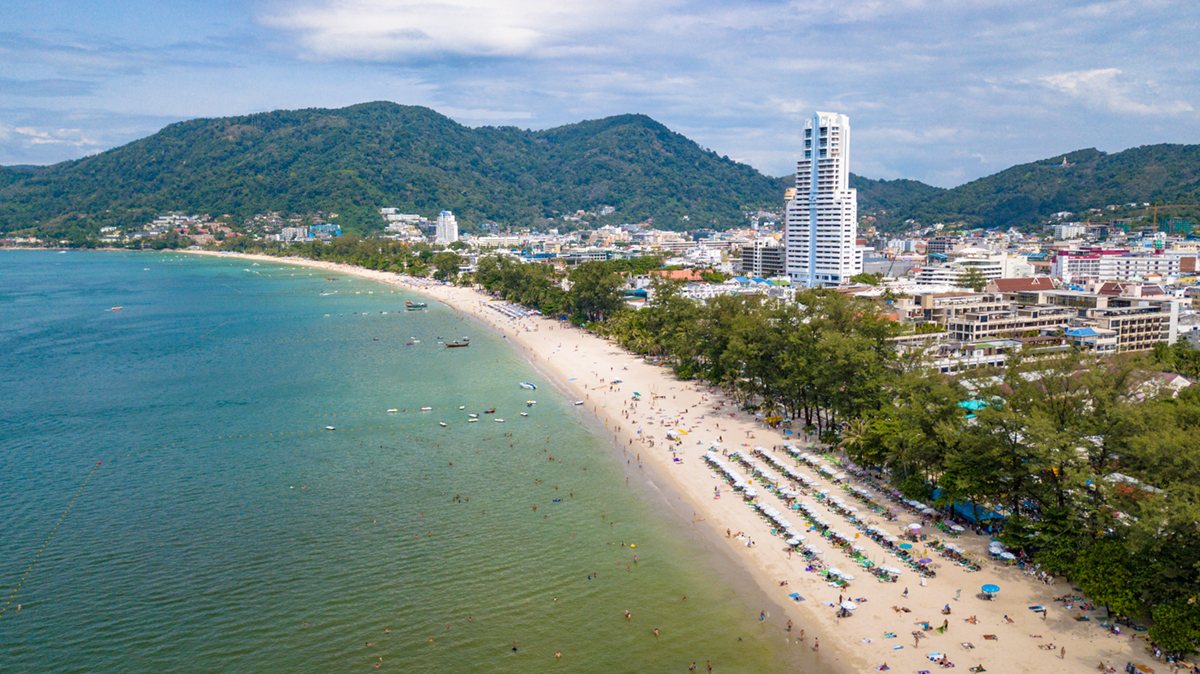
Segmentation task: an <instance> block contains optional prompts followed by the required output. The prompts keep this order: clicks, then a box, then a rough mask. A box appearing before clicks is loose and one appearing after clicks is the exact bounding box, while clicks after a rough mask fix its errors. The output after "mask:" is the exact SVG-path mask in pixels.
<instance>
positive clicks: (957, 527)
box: [950, 524, 966, 533]
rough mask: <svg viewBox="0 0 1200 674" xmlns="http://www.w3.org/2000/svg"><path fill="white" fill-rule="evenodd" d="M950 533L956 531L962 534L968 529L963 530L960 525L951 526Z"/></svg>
mask: <svg viewBox="0 0 1200 674" xmlns="http://www.w3.org/2000/svg"><path fill="white" fill-rule="evenodd" d="M950 531H955V532H958V533H962V532H964V531H966V529H965V528H963V527H961V526H959V525H957V524H951V525H950Z"/></svg>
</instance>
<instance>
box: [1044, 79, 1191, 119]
mask: <svg viewBox="0 0 1200 674" xmlns="http://www.w3.org/2000/svg"><path fill="white" fill-rule="evenodd" d="M1040 81H1041V82H1042V84H1044V85H1045V86H1047V87H1050V88H1051V89H1055V90H1057V91H1060V92H1062V93H1064V94H1067V95H1068V96H1071V97H1072V98H1075V99H1078V100H1079V101H1081V102H1082V103H1084V104H1085V105H1088V106H1090V107H1093V108H1097V109H1100V110H1109V111H1111V112H1116V113H1122V114H1138V115H1178V114H1181V113H1185V112H1192V111H1193V109H1192V106H1191V105H1189V104H1188V103H1187V102H1186V101H1179V100H1174V101H1172V100H1163V99H1162V98H1161V97H1160V96H1159V95H1156V92H1151V91H1143V92H1141V93H1135V92H1133V91H1132V89H1133V87H1132V86H1131V84H1130V83H1129V82H1128V81H1127V78H1124V77H1122V72H1121V71H1120V70H1119V69H1117V68H1099V69H1096V70H1078V71H1075V72H1069V73H1058V74H1056V75H1047V76H1045V77H1042V78H1040ZM1142 88H1143V89H1147V87H1142ZM1135 97H1136V98H1135ZM1137 98H1141V99H1143V100H1146V101H1150V102H1148V103H1143V102H1141V101H1139V100H1137Z"/></svg>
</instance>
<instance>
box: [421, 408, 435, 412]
mask: <svg viewBox="0 0 1200 674" xmlns="http://www.w3.org/2000/svg"><path fill="white" fill-rule="evenodd" d="M431 409H433V408H432V407H422V408H421V411H422V412H428V411H429V410H431Z"/></svg>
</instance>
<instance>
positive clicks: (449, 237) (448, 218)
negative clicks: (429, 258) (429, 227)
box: [433, 211, 458, 244]
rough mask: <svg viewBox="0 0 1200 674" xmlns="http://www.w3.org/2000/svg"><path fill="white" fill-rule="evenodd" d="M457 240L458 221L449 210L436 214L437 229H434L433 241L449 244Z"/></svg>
mask: <svg viewBox="0 0 1200 674" xmlns="http://www.w3.org/2000/svg"><path fill="white" fill-rule="evenodd" d="M455 241H458V221H457V220H455V219H454V214H453V213H451V212H450V211H442V212H441V213H440V214H438V219H437V229H436V230H434V237H433V242H434V243H441V244H451V243H454V242H455Z"/></svg>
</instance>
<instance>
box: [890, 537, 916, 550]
mask: <svg viewBox="0 0 1200 674" xmlns="http://www.w3.org/2000/svg"><path fill="white" fill-rule="evenodd" d="M883 540H885V541H887V542H888V543H895V542H896V541H898V540H900V537H899V536H888V537H887V538H885V539H883ZM905 545H907V543H906V544H905ZM908 547H910V548H911V547H912V546H911V545H909V546H908Z"/></svg>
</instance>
